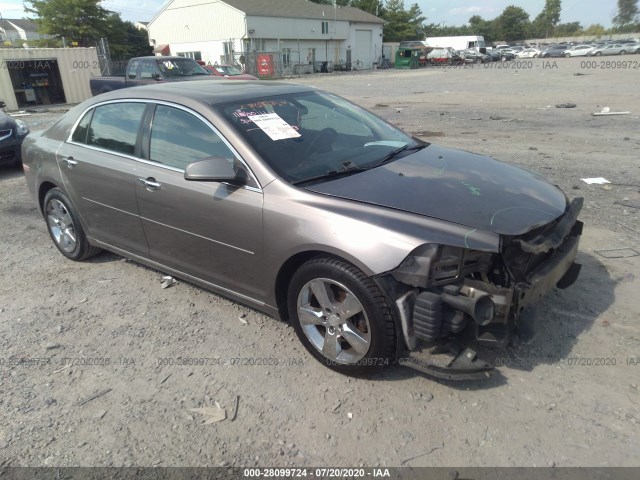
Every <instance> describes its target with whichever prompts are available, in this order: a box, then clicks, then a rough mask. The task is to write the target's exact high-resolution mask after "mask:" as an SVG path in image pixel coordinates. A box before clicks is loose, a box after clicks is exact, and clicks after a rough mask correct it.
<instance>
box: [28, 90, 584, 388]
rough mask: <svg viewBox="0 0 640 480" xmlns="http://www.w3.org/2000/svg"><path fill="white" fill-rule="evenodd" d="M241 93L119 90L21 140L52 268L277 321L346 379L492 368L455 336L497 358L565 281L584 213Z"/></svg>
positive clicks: (459, 158) (336, 107)
mask: <svg viewBox="0 0 640 480" xmlns="http://www.w3.org/2000/svg"><path fill="white" fill-rule="evenodd" d="M250 87H251V88H243V87H241V86H240V87H239V82H237V81H231V80H224V79H221V80H215V81H203V82H194V83H191V84H189V85H188V87H187V88H185V85H184V84H180V83H164V84H158V85H149V86H143V87H139V88H136V90H135V94H134V95H132V94H131V91H130V90H120V91H114V92H111V93H107V94H105V95H102V96H99V97H94V98H91V99H89V100H87V101H85V102H83V103H81V104H80V105H78V106H76V107H74V108H73V109H71V110H70V111H69V112H68V113H67V114H65V115H64V116H63V117H62V118H61V119H60V120H59V121H58V122H57V123H55V124H54V125H53V126H51V127H50V128H49V129H48V130H46V131H45V132H43V133H42V134H41V135H38V136H36V137H33V138H31V136H29V137H27V139H26V140H25V143H24V145H23V161H24V166H25V176H26V182H27V185H28V188H29V190H30V193H31V195H32V196H33V199H34V202H35V203H36V205H37V206H38V208H39V210H40V213H41V214H42V215H43V217H44V220H45V222H46V225H47V228H48V231H49V234H50V236H51V239H52V242H53V244H54V245H55V246H56V248H57V249H58V250H59V251H60V253H61V254H62V255H64V256H65V257H66V258H67V259H70V260H76V261H79V260H84V259H87V258H89V257H91V256H93V255H96V254H97V253H98V252H99V251H100V249H106V250H110V251H113V252H115V253H117V254H119V255H123V256H125V257H129V258H132V259H134V260H135V261H136V262H139V263H142V264H145V265H148V266H151V267H152V268H154V269H157V270H161V271H164V272H167V273H168V274H170V275H172V276H176V277H179V278H181V279H184V280H186V281H189V282H192V283H194V284H197V285H199V286H200V287H203V288H207V289H210V290H213V291H215V292H217V293H219V294H221V295H225V296H227V297H231V298H232V299H234V300H236V301H239V302H242V303H245V304H247V305H250V306H252V307H253V308H256V309H258V310H260V311H263V312H265V313H267V314H269V315H273V316H277V317H280V318H283V319H287V320H288V321H289V322H291V324H292V326H293V328H294V330H295V332H296V334H297V335H298V338H299V339H300V341H301V343H302V344H303V345H304V346H305V348H306V349H307V350H308V351H309V353H310V355H311V356H312V357H314V358H316V359H317V360H318V361H320V362H322V363H323V364H324V365H326V366H328V367H330V368H333V369H335V370H338V371H340V372H343V373H347V374H351V373H356V372H360V371H363V370H372V369H376V368H380V367H381V366H384V365H388V364H391V363H393V362H394V361H400V359H402V358H404V359H407V352H409V355H411V354H418V353H419V349H422V348H423V347H424V348H430V347H432V346H434V345H436V346H439V348H440V350H441V352H442V353H444V352H448V353H449V355H450V357H449V358H450V362H449V361H448V362H442V361H438V363H437V364H434V363H431V364H425V363H421V364H418V365H411V366H413V367H414V368H418V369H420V370H422V371H426V373H429V374H431V375H434V376H439V377H442V378H448V379H452V378H460V379H471V378H485V377H486V376H487V375H488V374H489V372H490V371H491V369H492V367H491V365H489V364H488V363H487V362H485V361H483V360H481V359H479V358H477V355H476V353H475V352H474V351H473V350H471V349H469V348H468V347H467V346H466V345H465V340H464V339H465V338H466V336H467V335H469V336H470V338H471V339H474V338H475V339H476V341H477V342H479V343H480V344H484V345H486V344H490V345H493V346H503V347H504V346H506V345H507V344H508V343H509V341H510V340H511V339H512V336H513V335H514V332H517V329H519V328H525V327H524V326H523V325H525V326H526V325H527V324H529V325H531V323H530V322H531V321H532V319H533V315H532V313H533V312H532V309H533V307H534V306H535V305H536V304H537V302H539V300H540V299H541V298H542V297H543V296H544V294H546V293H547V292H549V291H550V290H552V289H554V288H555V287H556V286H558V287H559V288H565V287H567V286H569V285H571V284H572V283H573V282H574V281H575V279H576V278H577V275H578V272H579V270H580V266H579V265H577V264H575V263H574V260H575V257H576V254H577V252H578V244H579V241H580V236H581V232H582V223H581V222H580V221H578V220H577V217H578V214H579V212H580V209H581V206H582V199H581V198H578V199H574V200H572V201H569V199H568V197H567V196H566V195H565V194H564V193H563V192H562V191H561V190H560V189H559V188H558V187H556V186H554V185H553V184H551V183H549V182H547V181H545V180H544V179H543V178H542V177H541V176H540V175H539V174H537V173H533V172H529V171H526V170H521V169H519V168H517V167H515V166H513V165H510V164H507V163H503V162H499V161H497V160H494V159H492V158H489V157H486V156H483V155H477V154H472V153H469V152H464V151H459V150H453V149H449V148H444V147H439V146H437V145H434V144H430V143H426V142H423V141H421V140H419V139H416V138H414V137H412V136H411V135H409V134H407V133H405V132H403V131H401V130H399V129H398V128H396V127H394V126H393V125H391V124H389V123H387V122H385V121H384V120H382V119H380V118H379V117H377V116H375V115H374V114H372V113H370V112H368V111H367V110H365V109H362V108H360V107H358V106H357V105H355V104H353V103H350V102H349V101H347V100H345V99H342V98H340V97H338V96H336V95H333V94H331V93H326V92H323V91H321V90H319V89H316V88H314V87H312V86H307V85H295V84H290V83H285V82H251V84H250ZM24 248H30V246H29V245H26V244H25V245H24ZM96 266H99V264H94V267H96ZM65 271H68V269H66V270H65V269H64V268H61V269H60V271H59V272H58V279H57V280H58V281H62V280H63V278H64V276H65V275H68V274H65ZM75 288H77V289H82V288H84V286H83V285H82V284H78V285H76V287H75ZM187 313H188V312H187ZM160 320H161V319H160ZM567 321H570V319H569V318H567ZM243 332H244V333H241V334H240V335H244V336H247V338H245V339H244V340H243V341H242V342H241V343H243V344H244V345H249V344H251V342H252V341H254V340H255V338H253V339H252V338H250V336H251V335H254V333H251V332H249V330H247V329H244V330H243ZM234 335H236V334H235V333H234ZM288 342H289V339H283V341H282V344H281V345H280V348H281V349H283V350H282V351H283V352H285V354H286V352H287V351H289V349H290V348H291V346H290V345H289V344H288ZM410 358H411V357H409V359H410Z"/></svg>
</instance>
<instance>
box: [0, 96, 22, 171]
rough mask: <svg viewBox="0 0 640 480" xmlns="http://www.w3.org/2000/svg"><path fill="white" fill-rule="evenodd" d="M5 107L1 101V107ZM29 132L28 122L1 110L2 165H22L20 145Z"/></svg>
mask: <svg viewBox="0 0 640 480" xmlns="http://www.w3.org/2000/svg"><path fill="white" fill-rule="evenodd" d="M4 107H5V104H4V102H0V109H2V108H4ZM28 133H29V128H28V127H27V124H26V123H24V122H23V121H22V120H20V119H17V118H13V117H12V116H10V115H7V114H6V113H4V112H3V111H2V110H0V165H7V164H9V165H16V166H18V165H20V163H21V159H22V156H21V153H20V147H21V146H22V142H23V141H24V139H25V137H26V136H27V134H28Z"/></svg>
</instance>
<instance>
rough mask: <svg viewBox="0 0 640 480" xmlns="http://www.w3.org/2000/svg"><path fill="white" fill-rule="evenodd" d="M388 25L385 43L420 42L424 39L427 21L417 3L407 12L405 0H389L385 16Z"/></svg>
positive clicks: (383, 16) (385, 27)
mask: <svg viewBox="0 0 640 480" xmlns="http://www.w3.org/2000/svg"><path fill="white" fill-rule="evenodd" d="M381 16H382V18H384V19H385V20H386V21H387V22H388V23H387V24H386V25H385V26H384V37H383V41H385V42H401V41H402V40H418V39H421V38H424V31H425V27H424V25H423V24H424V21H425V20H426V19H427V18H426V17H424V16H423V15H422V11H421V10H420V7H419V6H418V4H417V3H414V4H413V5H411V8H409V10H405V8H404V1H403V0H387V3H386V5H385V9H384V12H383V14H382V15H381Z"/></svg>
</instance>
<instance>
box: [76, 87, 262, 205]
mask: <svg viewBox="0 0 640 480" xmlns="http://www.w3.org/2000/svg"><path fill="white" fill-rule="evenodd" d="M112 103H144V104H149V103H153V104H155V105H165V106H167V107H173V108H177V109H179V110H183V111H185V112H187V113H189V114H191V115H193V116H195V117H196V118H197V119H199V120H200V121H202V122H203V123H204V124H205V125H206V126H207V127H209V128H210V129H211V130H212V131H213V133H215V134H216V135H217V136H218V137H220V139H221V140H222V142H223V143H224V144H225V145H226V146H227V148H228V149H229V150H231V153H233V155H234V156H235V157H236V158H237V159H238V160H239V161H240V162H241V163H242V165H243V166H244V167H245V168H246V169H247V172H249V175H251V178H252V179H253V181H254V182H255V184H256V185H258V186H257V187H252V186H250V185H243V186H242V188H244V189H245V190H249V191H252V192H260V193H262V187H261V185H260V182H259V181H258V178H257V177H256V176H255V175H254V173H253V171H252V170H251V168H249V165H247V162H245V160H244V158H242V156H241V155H240V154H239V153H238V151H237V150H236V149H235V148H234V147H233V145H231V143H229V141H228V140H227V139H226V138H225V137H224V135H222V134H221V133H220V131H219V130H218V129H217V128H216V127H215V126H214V125H213V124H212V123H211V122H210V121H209V120H207V119H206V118H205V117H203V116H202V115H200V114H199V113H198V112H196V111H194V110H192V109H190V108H188V107H185V106H184V105H179V104H177V103H171V102H167V101H165V100H152V99H145V98H122V99H118V100H105V101H104V102H99V103H94V104H93V105H91V106H89V107H87V108H86V109H85V110H84V111H83V112H82V113H81V114H80V115H79V116H78V118H77V120H76V121H75V122H74V124H73V127H71V130H70V132H69V136H68V137H67V139H66V140H65V142H64V143H69V144H71V145H75V146H78V147H84V148H88V149H90V150H95V151H97V152H102V153H108V154H111V155H117V156H119V157H122V158H127V159H129V160H135V161H136V162H140V163H144V164H146V165H152V166H156V167H159V168H164V169H166V170H171V171H174V172H178V173H182V174H184V169H182V168H177V167H172V166H171V165H165V164H163V163H158V162H153V161H151V160H146V159H144V158H140V157H135V156H133V155H127V154H126V153H121V152H114V151H111V150H107V149H106V148H100V147H94V146H93V145H87V144H86V143H79V142H74V141H73V132H75V131H76V128H78V124H79V123H80V121H81V120H82V119H83V118H84V116H85V115H86V114H87V112H88V111H89V110H91V109H94V108H97V107H101V106H103V105H109V104H112ZM151 128H153V125H152V126H151ZM219 183H224V184H227V182H219Z"/></svg>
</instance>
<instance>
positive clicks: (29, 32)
mask: <svg viewBox="0 0 640 480" xmlns="http://www.w3.org/2000/svg"><path fill="white" fill-rule="evenodd" d="M43 38H51V35H43V34H41V33H38V31H37V25H36V24H35V22H33V21H31V20H24V19H22V20H20V19H15V18H5V19H2V18H1V17H0V44H1V45H2V46H20V44H22V45H24V47H25V48H26V47H27V46H28V42H29V40H40V39H43Z"/></svg>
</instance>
